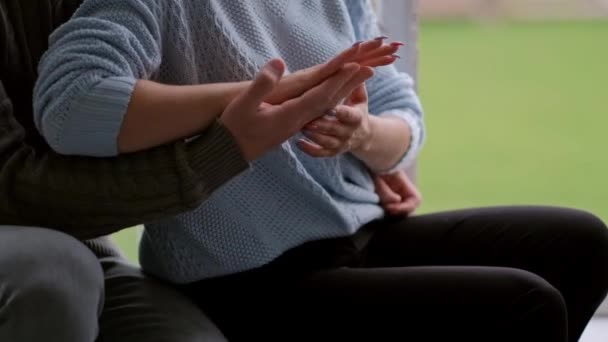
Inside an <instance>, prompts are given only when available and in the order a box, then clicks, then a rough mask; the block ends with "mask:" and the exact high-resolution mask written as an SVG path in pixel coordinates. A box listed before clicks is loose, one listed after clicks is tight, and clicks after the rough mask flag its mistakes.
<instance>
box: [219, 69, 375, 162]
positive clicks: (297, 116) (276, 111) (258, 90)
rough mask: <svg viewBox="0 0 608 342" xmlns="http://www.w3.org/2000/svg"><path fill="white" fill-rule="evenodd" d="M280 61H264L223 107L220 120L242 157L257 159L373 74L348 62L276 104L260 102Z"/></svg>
mask: <svg viewBox="0 0 608 342" xmlns="http://www.w3.org/2000/svg"><path fill="white" fill-rule="evenodd" d="M284 72H285V64H284V63H283V61H281V60H278V59H275V60H271V61H270V62H268V64H266V65H265V66H264V67H263V68H262V70H261V71H260V72H259V74H258V75H257V76H256V78H255V80H254V81H253V82H252V83H251V85H250V86H249V88H248V89H247V90H245V91H244V92H242V93H241V94H240V95H238V96H237V97H236V98H235V99H234V100H233V101H232V102H231V103H230V104H229V105H228V106H227V107H226V110H225V111H224V113H223V114H222V116H221V117H220V120H221V121H222V122H223V124H224V126H225V127H226V128H227V129H228V130H229V131H230V132H231V133H232V135H233V136H234V138H235V140H236V142H237V144H238V145H239V147H240V148H241V150H242V152H243V155H244V157H245V159H247V160H249V161H252V160H254V159H257V158H258V157H260V156H261V155H263V154H264V153H266V152H267V151H269V150H270V149H272V148H274V147H276V146H278V145H280V144H281V143H283V142H284V141H286V140H287V139H289V138H290V137H291V136H293V135H294V134H296V133H297V132H298V131H300V130H301V129H302V127H304V126H305V125H306V124H307V123H309V122H311V121H313V120H315V119H317V118H318V117H321V116H323V115H324V113H326V112H327V111H328V110H330V109H331V108H335V107H336V106H337V104H338V103H339V102H340V101H342V99H344V98H345V97H347V96H348V95H349V94H351V93H352V92H353V91H354V90H355V89H356V88H357V87H359V86H360V85H361V84H363V82H365V81H366V80H367V79H369V78H370V77H371V76H372V75H373V70H372V69H371V68H370V67H361V66H360V65H358V64H356V63H348V64H346V65H345V66H343V67H342V68H340V69H339V70H338V72H336V73H334V74H333V75H331V76H330V77H328V78H327V79H326V80H324V81H323V82H322V83H321V84H319V85H317V86H315V87H313V88H312V89H310V90H308V91H306V92H305V93H304V94H302V95H301V96H298V97H296V98H293V99H290V100H288V101H285V102H283V103H281V104H280V105H272V104H269V103H266V102H264V100H265V99H266V98H267V96H268V94H270V93H272V92H273V91H274V90H275V89H276V87H277V86H278V85H279V83H280V80H281V77H282V76H283V73H284Z"/></svg>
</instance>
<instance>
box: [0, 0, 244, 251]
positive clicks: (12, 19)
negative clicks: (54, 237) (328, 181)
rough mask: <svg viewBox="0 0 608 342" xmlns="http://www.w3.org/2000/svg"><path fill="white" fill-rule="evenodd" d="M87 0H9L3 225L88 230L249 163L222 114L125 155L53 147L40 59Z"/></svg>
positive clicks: (118, 224) (157, 208)
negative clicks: (38, 113)
mask: <svg viewBox="0 0 608 342" xmlns="http://www.w3.org/2000/svg"><path fill="white" fill-rule="evenodd" d="M79 3H80V0H0V225H21V226H41V227H48V228H53V229H56V230H60V231H63V232H66V233H68V234H70V235H73V236H75V237H76V238H78V239H81V240H87V239H93V238H97V237H101V236H104V235H107V234H111V233H113V232H116V231H118V230H120V229H122V228H124V227H129V226H133V225H136V224H140V223H143V222H149V221H153V220H155V219H158V218H160V217H163V216H170V215H174V214H176V213H179V212H183V211H186V210H189V209H192V208H195V207H196V206H198V205H199V204H200V203H201V202H202V201H203V200H205V199H206V198H207V197H208V196H209V195H210V194H211V193H212V192H213V191H214V190H215V189H217V188H218V187H219V186H221V185H222V184H224V183H225V182H227V181H228V180H230V179H231V178H233V177H235V176H236V175H238V174H239V173H240V172H242V171H244V170H245V169H246V168H247V167H248V164H247V163H246V161H245V160H244V159H243V157H242V155H241V153H240V151H239V149H238V147H237V146H236V144H235V142H234V139H233V138H232V136H231V135H230V134H229V132H228V131H227V130H226V129H225V128H223V127H222V126H221V125H220V124H219V123H216V124H214V125H213V126H212V127H210V128H209V129H208V130H207V131H205V132H203V133H202V135H201V137H200V138H198V139H197V140H195V141H193V142H190V143H188V144H186V143H184V142H176V143H174V144H172V145H167V146H163V147H160V148H156V149H153V150H149V151H146V152H141V153H135V154H130V155H124V156H120V157H117V158H108V159H96V158H84V157H66V156H61V155H58V154H56V153H54V152H53V151H51V150H50V148H49V147H48V146H47V144H46V143H45V141H44V140H43V138H41V136H40V135H39V134H38V132H37V130H36V128H35V127H34V124H33V120H32V89H33V86H34V82H35V80H36V77H37V74H36V67H37V64H38V61H39V59H40V57H41V55H42V54H43V53H44V51H46V49H47V41H48V36H49V34H50V33H51V32H52V31H53V30H54V29H55V28H56V27H57V26H59V25H61V23H63V22H64V21H65V20H67V19H68V18H69V17H70V16H71V14H72V13H73V11H74V10H75V9H76V8H77V7H78V5H79ZM0 229H1V228H0Z"/></svg>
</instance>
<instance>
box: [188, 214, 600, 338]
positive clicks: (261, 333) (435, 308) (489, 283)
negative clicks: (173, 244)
mask: <svg viewBox="0 0 608 342" xmlns="http://www.w3.org/2000/svg"><path fill="white" fill-rule="evenodd" d="M362 232H364V233H361V236H363V235H364V234H367V232H370V234H371V238H370V239H369V241H368V242H366V244H365V245H364V246H363V247H362V248H357V246H356V244H355V243H354V242H353V240H352V239H333V240H324V241H317V242H311V243H307V244H305V245H303V246H301V247H298V248H296V249H293V250H291V251H289V252H288V253H286V254H284V255H283V256H281V257H280V258H279V259H277V260H275V261H274V262H272V263H270V264H268V265H266V266H264V267H262V268H259V269H256V270H253V271H249V272H245V273H241V274H237V275H231V276H227V277H222V278H217V279H210V280H204V281H201V282H198V283H195V284H190V285H188V286H187V287H186V289H185V290H186V292H187V293H188V294H189V295H190V296H191V297H192V298H194V300H195V301H197V302H198V303H200V305H201V306H202V307H203V308H204V310H205V311H206V312H207V313H208V314H209V315H210V316H211V317H212V319H213V320H215V322H216V323H217V324H218V325H219V327H220V329H222V330H223V331H224V333H225V334H226V335H227V337H228V338H229V340H231V341H253V340H257V339H259V340H264V341H294V340H308V341H325V340H333V341H363V340H365V341H472V340H474V341H535V342H539V341H542V342H553V341H577V340H578V338H579V337H580V336H581V334H582V332H583V330H584V329H585V326H586V324H587V323H588V321H589V319H590V318H591V316H592V315H593V314H594V312H595V310H596V309H597V307H598V306H599V304H600V303H601V302H602V300H603V299H604V297H605V296H606V291H607V288H608V230H607V229H606V226H605V225H604V224H603V223H602V222H601V221H600V220H599V219H598V218H596V217H594V216H592V215H590V214H587V213H584V212H580V211H575V210H569V209H558V208H539V207H518V208H488V209H476V210H463V211H454V212H446V213H439V214H432V215H421V216H414V217H411V218H408V219H403V220H394V219H393V220H389V219H386V220H381V221H376V222H373V223H371V224H369V225H367V226H366V227H365V228H364V229H363V230H362Z"/></svg>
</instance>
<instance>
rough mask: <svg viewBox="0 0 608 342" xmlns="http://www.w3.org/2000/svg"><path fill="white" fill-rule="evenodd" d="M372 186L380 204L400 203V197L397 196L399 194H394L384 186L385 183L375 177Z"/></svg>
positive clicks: (386, 185)
mask: <svg viewBox="0 0 608 342" xmlns="http://www.w3.org/2000/svg"><path fill="white" fill-rule="evenodd" d="M374 185H375V190H376V194H378V197H380V203H381V204H389V203H399V202H401V196H399V194H397V193H396V192H394V191H393V190H391V188H390V187H389V186H388V184H386V182H385V181H384V180H383V179H382V178H380V177H375V178H374Z"/></svg>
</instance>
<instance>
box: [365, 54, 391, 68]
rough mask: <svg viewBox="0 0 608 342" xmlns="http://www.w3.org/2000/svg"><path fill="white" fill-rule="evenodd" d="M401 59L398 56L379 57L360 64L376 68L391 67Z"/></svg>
mask: <svg viewBox="0 0 608 342" xmlns="http://www.w3.org/2000/svg"><path fill="white" fill-rule="evenodd" d="M399 58H401V57H400V56H399V55H390V56H381V57H377V58H374V59H370V60H366V61H363V62H361V66H365V67H371V68H377V67H381V66H386V65H391V64H393V63H395V61H396V60H398V59H399Z"/></svg>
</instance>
